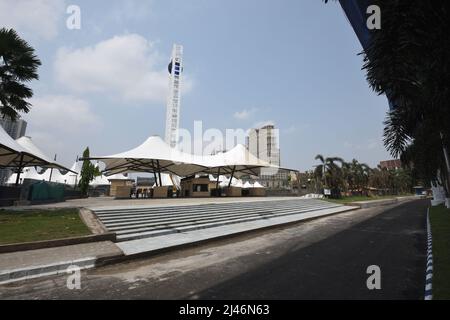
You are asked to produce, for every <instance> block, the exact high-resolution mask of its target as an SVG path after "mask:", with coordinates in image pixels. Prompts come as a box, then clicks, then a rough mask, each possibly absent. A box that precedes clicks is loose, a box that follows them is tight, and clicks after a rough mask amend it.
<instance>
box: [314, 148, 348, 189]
mask: <svg viewBox="0 0 450 320" xmlns="http://www.w3.org/2000/svg"><path fill="white" fill-rule="evenodd" d="M315 160H319V161H320V162H321V164H319V165H317V166H316V169H315V170H314V176H315V177H316V178H317V179H320V181H321V182H322V185H323V187H324V188H330V189H331V191H332V194H333V195H332V196H334V197H336V196H339V194H340V187H341V186H342V185H343V174H342V169H341V167H339V165H338V164H337V163H336V162H340V163H341V164H342V163H344V160H343V159H342V158H339V157H327V158H324V156H322V155H321V154H318V155H317V156H316V157H315Z"/></svg>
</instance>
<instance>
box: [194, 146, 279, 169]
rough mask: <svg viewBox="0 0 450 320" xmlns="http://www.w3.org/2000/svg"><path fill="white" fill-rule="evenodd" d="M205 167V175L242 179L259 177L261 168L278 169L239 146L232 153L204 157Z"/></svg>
mask: <svg viewBox="0 0 450 320" xmlns="http://www.w3.org/2000/svg"><path fill="white" fill-rule="evenodd" d="M203 165H204V166H205V167H208V169H207V170H205V171H203V172H205V173H211V174H216V175H217V174H219V175H220V174H230V175H231V176H235V177H241V176H244V175H254V176H257V175H259V174H260V172H261V168H274V169H275V168H278V167H277V166H274V165H272V164H270V163H268V162H266V161H264V160H261V159H259V158H257V157H256V156H254V155H253V154H251V153H250V152H249V151H248V150H247V148H246V147H245V146H243V145H242V144H238V145H237V146H236V147H234V148H233V149H231V150H230V151H227V152H223V153H218V154H216V155H213V156H207V157H203Z"/></svg>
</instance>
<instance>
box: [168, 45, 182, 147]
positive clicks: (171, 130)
mask: <svg viewBox="0 0 450 320" xmlns="http://www.w3.org/2000/svg"><path fill="white" fill-rule="evenodd" d="M168 68H169V95H168V97H167V109H166V133H165V141H166V142H167V143H168V144H169V145H170V146H171V147H175V146H176V144H177V143H178V129H179V126H180V98H181V73H182V72H183V46H181V45H178V44H174V45H173V49H172V58H171V60H170V63H169V67H168Z"/></svg>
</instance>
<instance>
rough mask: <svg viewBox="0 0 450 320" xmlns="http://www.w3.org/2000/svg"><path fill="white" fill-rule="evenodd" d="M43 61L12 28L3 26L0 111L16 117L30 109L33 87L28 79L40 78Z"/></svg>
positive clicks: (0, 50)
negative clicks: (28, 84) (39, 69)
mask: <svg viewBox="0 0 450 320" xmlns="http://www.w3.org/2000/svg"><path fill="white" fill-rule="evenodd" d="M40 65H41V61H40V60H39V59H38V58H37V56H36V55H35V53H34V49H33V48H32V47H31V46H30V45H28V43H27V42H26V41H25V40H23V39H21V38H20V37H19V35H18V34H17V32H16V31H14V30H13V29H6V28H2V29H0V114H1V115H2V116H3V117H9V118H11V119H12V120H15V119H17V118H18V117H19V114H18V113H19V112H24V113H27V112H29V111H30V107H31V105H30V103H29V102H28V101H27V99H29V98H31V97H32V96H33V91H32V90H31V88H29V87H28V86H27V85H26V83H27V82H30V81H32V80H37V79H39V76H38V73H37V69H38V67H39V66H40Z"/></svg>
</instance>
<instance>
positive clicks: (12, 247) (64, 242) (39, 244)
mask: <svg viewBox="0 0 450 320" xmlns="http://www.w3.org/2000/svg"><path fill="white" fill-rule="evenodd" d="M99 241H111V242H115V241H116V233H115V232H107V233H101V234H90V235H86V236H81V237H73V238H63V239H55V240H43V241H35V242H23V243H14V244H4V245H0V253H11V252H17V251H29V250H36V249H47V248H55V247H64V246H70V245H75V244H84V243H91V242H99Z"/></svg>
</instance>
